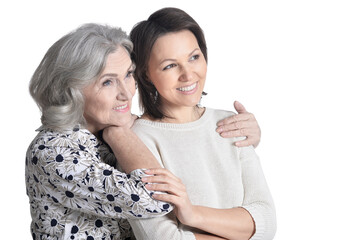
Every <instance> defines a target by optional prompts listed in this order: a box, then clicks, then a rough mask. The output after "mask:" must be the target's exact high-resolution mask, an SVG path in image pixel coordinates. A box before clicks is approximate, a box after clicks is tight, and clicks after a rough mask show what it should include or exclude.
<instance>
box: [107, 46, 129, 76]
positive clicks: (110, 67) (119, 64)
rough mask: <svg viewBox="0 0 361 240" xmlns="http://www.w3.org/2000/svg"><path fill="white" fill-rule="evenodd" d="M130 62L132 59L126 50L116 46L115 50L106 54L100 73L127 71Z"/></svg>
mask: <svg viewBox="0 0 361 240" xmlns="http://www.w3.org/2000/svg"><path fill="white" fill-rule="evenodd" d="M131 64H132V61H131V59H130V57H129V54H128V52H127V51H126V50H125V49H124V48H123V47H118V48H117V50H116V51H115V52H113V53H110V54H109V55H108V57H107V59H106V62H105V67H104V69H103V71H102V74H103V73H107V72H115V73H117V72H124V71H127V70H128V68H129V66H130V65H131Z"/></svg>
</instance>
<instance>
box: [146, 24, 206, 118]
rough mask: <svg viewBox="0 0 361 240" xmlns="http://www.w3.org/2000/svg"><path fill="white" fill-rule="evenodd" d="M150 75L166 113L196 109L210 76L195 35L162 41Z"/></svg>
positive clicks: (154, 49)
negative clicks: (207, 75)
mask: <svg viewBox="0 0 361 240" xmlns="http://www.w3.org/2000/svg"><path fill="white" fill-rule="evenodd" d="M147 73H148V77H149V79H150V81H151V82H152V83H153V84H154V86H155V88H156V89H157V91H158V93H159V97H160V99H161V101H160V102H161V107H162V109H163V110H165V111H166V112H174V110H176V109H185V108H192V109H193V108H194V107H195V106H196V105H197V104H198V103H199V101H200V98H201V96H202V92H203V88H204V84H205V79H206V73H207V63H206V60H205V58H204V56H203V53H202V51H201V50H200V48H199V46H198V42H197V39H196V38H195V36H194V35H193V33H192V32H190V31H188V30H184V31H179V32H172V33H168V34H166V35H164V36H161V37H159V38H158V39H157V41H156V42H155V43H154V45H153V47H152V51H151V55H150V58H149V63H148V72H147Z"/></svg>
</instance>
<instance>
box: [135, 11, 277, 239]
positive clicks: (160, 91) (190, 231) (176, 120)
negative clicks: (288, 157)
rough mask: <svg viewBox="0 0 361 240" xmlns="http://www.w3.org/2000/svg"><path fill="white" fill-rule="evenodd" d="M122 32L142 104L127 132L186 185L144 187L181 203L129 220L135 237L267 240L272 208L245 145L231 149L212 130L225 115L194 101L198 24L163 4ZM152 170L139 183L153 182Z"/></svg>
mask: <svg viewBox="0 0 361 240" xmlns="http://www.w3.org/2000/svg"><path fill="white" fill-rule="evenodd" d="M130 37H131V40H132V41H133V44H134V54H133V55H132V56H134V60H135V62H136V63H137V69H136V71H135V77H136V80H137V81H138V86H139V94H140V96H141V104H142V106H143V108H144V115H143V116H142V117H141V119H139V120H136V121H135V124H134V125H133V131H134V132H135V133H136V134H137V135H138V136H139V137H140V138H141V140H142V141H143V142H144V143H145V144H146V145H147V146H148V148H149V149H150V150H151V151H152V153H153V154H154V156H156V158H157V159H158V161H159V162H160V163H161V164H162V165H163V166H164V167H165V168H167V169H168V170H170V171H171V172H172V173H174V174H175V175H176V176H177V177H179V178H180V179H181V180H182V182H183V183H184V185H185V187H186V189H185V188H183V187H182V186H181V185H179V187H178V188H174V189H172V188H169V187H168V186H167V184H166V183H165V184H149V185H147V186H146V188H148V189H149V190H156V191H167V192H172V193H173V194H174V195H175V196H177V197H178V198H179V199H180V200H179V202H181V203H182V204H181V207H180V208H179V207H178V206H177V205H176V209H175V211H173V212H172V213H170V214H168V215H166V216H162V217H159V218H153V219H144V220H143V219H142V220H141V219H131V220H129V222H130V223H131V225H132V228H133V230H134V233H135V235H136V237H137V239H173V240H176V239H192V240H194V239H197V240H200V239H238V240H243V239H244V240H246V239H250V238H251V239H254V240H260V239H262V240H269V239H272V238H273V236H274V234H275V231H276V218H275V208H274V204H273V200H272V197H271V194H270V191H269V189H268V186H267V183H266V180H265V177H264V174H263V172H262V168H261V165H260V161H259V159H258V157H257V155H256V153H255V151H254V149H253V147H242V148H237V147H235V146H234V145H233V141H235V140H232V139H229V141H225V140H224V139H221V138H220V137H219V135H218V134H216V133H215V132H214V130H213V129H214V127H213V126H214V125H215V124H216V123H217V122H218V121H219V120H220V119H223V118H225V117H228V116H231V115H233V113H231V112H228V111H224V110H216V109H211V108H208V107H207V108H205V107H202V106H200V105H199V101H200V99H201V96H202V94H203V89H204V85H205V81H206V74H207V46H206V41H205V38H204V35H203V31H202V29H201V28H200V26H199V25H198V24H197V22H196V21H194V19H193V18H192V17H190V16H189V15H188V14H187V13H185V12H184V11H182V10H180V9H176V8H165V9H161V10H159V11H156V12H155V13H153V14H152V15H151V16H150V17H149V18H148V19H147V20H145V21H142V22H140V23H139V24H138V25H136V26H135V28H134V29H133V30H132V31H131V33H130ZM158 172H160V171H159V170H153V171H152V172H151V173H152V174H155V175H156V176H150V177H147V178H143V179H142V181H144V182H146V183H153V182H158V183H159V182H160V181H161V180H162V178H160V177H158V176H157V174H158ZM153 197H154V198H155V199H158V200H163V201H170V200H172V199H173V198H174V196H171V195H162V194H157V195H154V196H153ZM178 210H182V211H178ZM176 217H177V218H176ZM206 234H208V236H207V235H206Z"/></svg>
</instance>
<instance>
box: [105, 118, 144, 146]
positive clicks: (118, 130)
mask: <svg viewBox="0 0 361 240" xmlns="http://www.w3.org/2000/svg"><path fill="white" fill-rule="evenodd" d="M137 119H138V116H137V115H134V114H132V116H131V118H130V119H129V122H128V123H126V124H125V125H122V126H109V127H106V128H104V130H103V139H104V141H105V142H107V143H108V144H109V145H112V143H116V141H118V140H119V138H120V136H121V137H124V136H126V134H127V133H129V130H130V128H131V127H132V126H133V124H134V121H135V120H137Z"/></svg>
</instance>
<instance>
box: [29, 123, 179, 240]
mask: <svg viewBox="0 0 361 240" xmlns="http://www.w3.org/2000/svg"><path fill="white" fill-rule="evenodd" d="M115 163H116V159H115V157H114V155H113V154H112V153H111V151H110V149H109V148H108V147H107V146H106V145H105V144H104V143H102V142H101V141H100V140H98V139H97V138H96V137H95V136H94V135H93V134H92V133H90V132H89V131H88V130H86V129H80V128H74V129H73V130H72V131H66V132H57V131H52V130H49V129H40V132H39V134H38V135H37V136H36V137H35V139H34V140H33V142H32V143H31V144H30V146H29V148H28V151H27V154H26V173H25V177H26V188H27V195H28V196H29V202H30V210H31V217H32V223H31V233H32V237H33V239H87V240H91V239H102V240H103V239H104V240H106V239H134V236H133V235H132V232H131V228H130V225H129V224H128V222H127V220H126V219H127V218H149V217H156V216H162V215H164V214H167V213H168V212H169V211H171V210H172V209H173V208H172V206H171V205H170V204H168V203H165V202H161V201H156V200H154V199H152V198H151V194H152V193H151V192H149V191H148V190H146V189H145V188H144V185H143V183H142V182H141V180H140V179H141V176H142V175H144V173H143V172H142V171H141V170H135V171H133V172H132V173H131V174H129V175H127V174H125V173H123V172H120V171H118V170H117V169H116V168H115Z"/></svg>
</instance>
